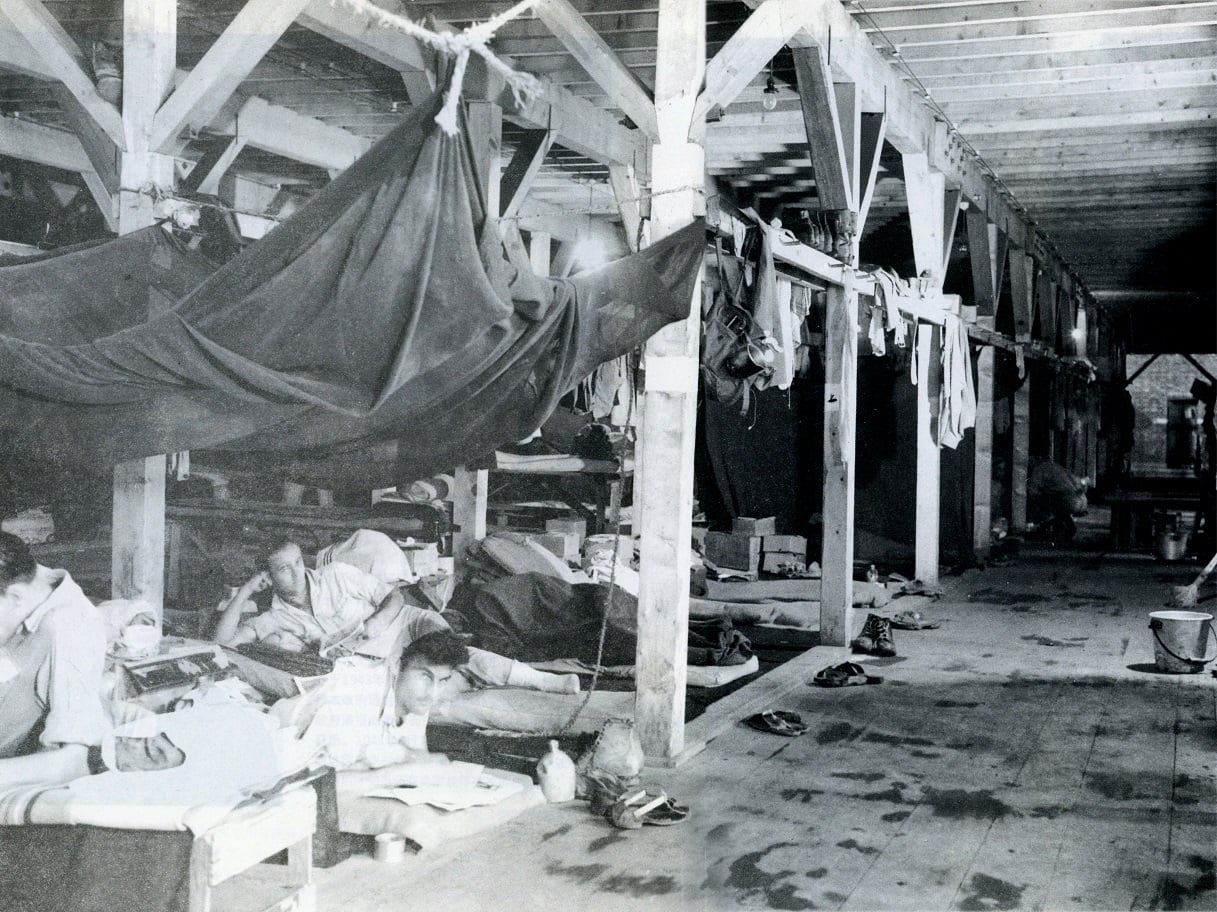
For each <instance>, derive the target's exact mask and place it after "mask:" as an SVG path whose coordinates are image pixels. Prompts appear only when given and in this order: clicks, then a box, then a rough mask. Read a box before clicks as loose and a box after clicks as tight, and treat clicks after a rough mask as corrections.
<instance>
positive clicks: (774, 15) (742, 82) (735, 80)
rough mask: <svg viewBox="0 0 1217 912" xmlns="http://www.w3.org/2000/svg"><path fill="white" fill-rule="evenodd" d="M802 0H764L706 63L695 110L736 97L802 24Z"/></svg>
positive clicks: (729, 102)
mask: <svg viewBox="0 0 1217 912" xmlns="http://www.w3.org/2000/svg"><path fill="white" fill-rule="evenodd" d="M806 8H807V4H806V3H805V2H804V0H765V2H763V3H761V4H760V5H759V6H758V7H757V8H756V9H754V10H753V11H752V13H751V15H749V17H748V18H747V20H745V22H744V24H743V25H741V26H740V27H739V29H737V30H736V32H735V33H734V34H733V35H732V36H731V37H730V38H729V39H727V42H726V43H725V44H724V45H723V46H722V47H721V48H720V49H719V50H718V53H716V54H715V55H714V58H713V59H712V60H711V61H710V62H709V63H708V64H706V87H705V89H703V90H702V93H701V97H700V98H699V99H698V112H699V114H702V115H704V114H706V113H707V112H709V111H710V109H711V108H713V107H715V106H718V107H720V108H725V107H727V106H728V105H729V104H731V102H733V101H735V99H736V98H738V97H739V94H740V92H742V91H743V90H744V87H745V86H747V85H748V84H749V83H750V82H752V80H753V78H754V77H755V76H756V75H757V74H758V73H760V72H761V71H762V70H763V69H764V67H765V66H766V65H767V64H768V63H769V61H771V60H772V59H773V57H774V55H775V54H777V52H778V51H780V50H781V49H782V46H783V45H784V44H785V43H786V42H787V41H789V40H790V38H791V37H792V36H793V35H794V34H795V33H796V32H798V30H799V29H800V28H801V27H802V25H803V19H804V14H803V11H804V10H805V9H806Z"/></svg>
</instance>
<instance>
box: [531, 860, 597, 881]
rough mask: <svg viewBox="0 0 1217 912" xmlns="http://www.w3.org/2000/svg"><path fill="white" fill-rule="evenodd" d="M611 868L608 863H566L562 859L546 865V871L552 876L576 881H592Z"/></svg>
mask: <svg viewBox="0 0 1217 912" xmlns="http://www.w3.org/2000/svg"><path fill="white" fill-rule="evenodd" d="M608 869H609V867H608V865H603V864H589V865H564V864H562V862H560V861H551V862H550V863H549V864H547V865H546V866H545V873H546V874H548V875H550V876H551V877H562V878H565V879H566V880H573V881H574V882H575V883H581V884H585V883H591V882H592V881H593V880H595V879H596V878H597V877H599V876H600V875H601V874H603V873H604V872H605V871H607V870H608Z"/></svg>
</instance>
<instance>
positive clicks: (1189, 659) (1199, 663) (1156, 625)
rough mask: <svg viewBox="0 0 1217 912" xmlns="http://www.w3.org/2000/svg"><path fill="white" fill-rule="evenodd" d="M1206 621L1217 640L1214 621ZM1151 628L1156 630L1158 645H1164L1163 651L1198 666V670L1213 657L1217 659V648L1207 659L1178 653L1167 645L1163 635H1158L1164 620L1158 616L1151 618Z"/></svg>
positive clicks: (1174, 657)
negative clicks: (1163, 640)
mask: <svg viewBox="0 0 1217 912" xmlns="http://www.w3.org/2000/svg"><path fill="white" fill-rule="evenodd" d="M1205 623H1206V624H1207V626H1208V628H1209V633H1211V634H1212V635H1213V639H1214V641H1217V630H1214V629H1213V622H1212V621H1206V622H1205ZM1149 629H1150V630H1152V631H1153V632H1154V639H1155V640H1157V641H1158V645H1159V646H1161V647H1162V651H1163V652H1165V653H1166V654H1167V655H1169V656H1170V657H1171V658H1173V659H1176V660H1178V661H1180V662H1183V663H1185V664H1188V665H1196V666H1198V667H1197V668H1196V670H1197V671H1199V670H1200V669H1201V668H1203V667H1204V666H1205V665H1207V664H1208V663H1209V662H1211V661H1213V659H1217V650H1214V651H1213V654H1212V655H1211V656H1209V657H1208V658H1206V659H1195V658H1192V657H1190V656H1181V655H1176V654H1175V652H1174V651H1173V650H1172V649H1171V648H1170V647H1169V646H1167V645H1166V644H1165V643H1163V642H1162V637H1160V636H1159V635H1158V631H1159V630H1161V629H1162V622H1161V621H1160V620H1158V619H1157V618H1151V619H1150V621H1149ZM1205 639H1208V638H1207V637H1205Z"/></svg>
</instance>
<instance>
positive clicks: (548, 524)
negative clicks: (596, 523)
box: [545, 519, 587, 541]
mask: <svg viewBox="0 0 1217 912" xmlns="http://www.w3.org/2000/svg"><path fill="white" fill-rule="evenodd" d="M545 531H546V532H553V533H556V534H558V535H578V536H579V541H583V539H585V538H587V520H586V519H547V520H545Z"/></svg>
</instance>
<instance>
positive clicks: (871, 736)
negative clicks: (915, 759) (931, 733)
mask: <svg viewBox="0 0 1217 912" xmlns="http://www.w3.org/2000/svg"><path fill="white" fill-rule="evenodd" d="M862 740H863V741H869V742H871V743H872V744H891V745H894V746H899V747H937V746H938V745H937V744H936V743H934V742H933V741H931V740H930V739H929V738H916V737H913V736H912V735H885V734H883V733H882V732H869V733H867V734H866V735H865V736H864V737H863V738H862Z"/></svg>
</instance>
